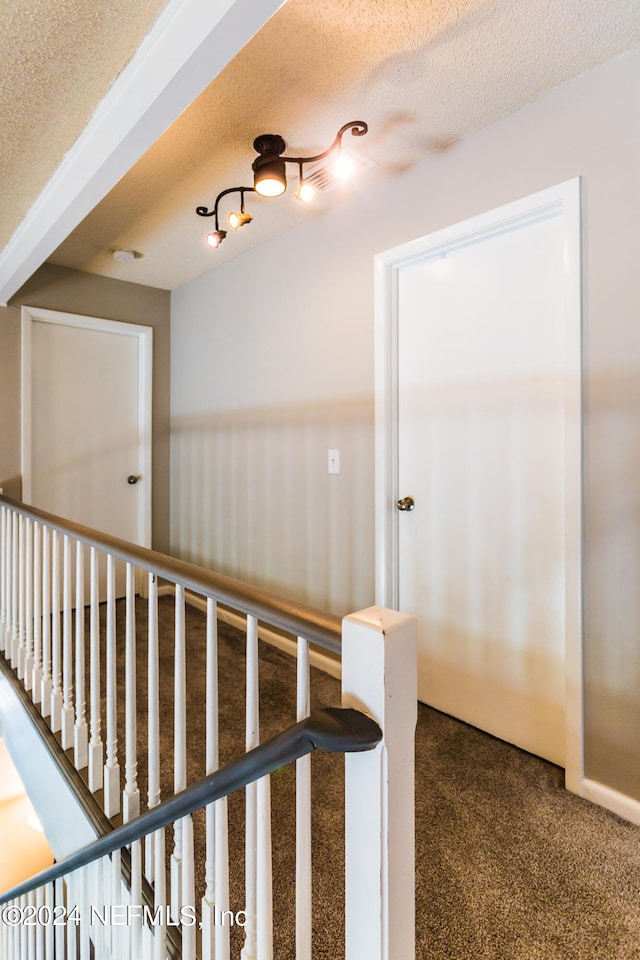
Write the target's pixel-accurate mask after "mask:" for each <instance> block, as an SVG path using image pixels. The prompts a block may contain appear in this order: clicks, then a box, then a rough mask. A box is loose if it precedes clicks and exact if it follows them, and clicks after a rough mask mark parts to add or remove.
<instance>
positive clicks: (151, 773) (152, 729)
mask: <svg viewBox="0 0 640 960" xmlns="http://www.w3.org/2000/svg"><path fill="white" fill-rule="evenodd" d="M148 593H149V597H148V615H147V715H148V721H147V739H148V751H147V763H148V792H147V803H148V806H149V808H151V807H156V806H157V805H158V804H159V803H160V677H159V672H158V669H159V668H158V578H157V577H156V575H155V573H150V574H149V588H148ZM154 853H155V835H154V834H150V835H149V836H148V837H147V838H146V845H145V858H144V867H145V875H146V877H147V879H148V880H149V882H151V881H152V880H153V877H154V874H155V868H154Z"/></svg>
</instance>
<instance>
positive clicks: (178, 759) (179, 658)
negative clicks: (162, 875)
mask: <svg viewBox="0 0 640 960" xmlns="http://www.w3.org/2000/svg"><path fill="white" fill-rule="evenodd" d="M185 653H186V651H185V636H184V587H183V586H181V585H180V584H176V619H175V659H174V668H173V669H174V696H173V704H174V723H173V728H174V743H173V791H174V793H178V792H179V791H180V790H184V788H185V787H186V785H187V718H186V710H187V702H186V699H187V689H186V661H185ZM181 875H182V823H181V822H180V820H176V822H175V824H174V826H173V853H172V855H171V913H172V916H173V917H174V918H175V917H176V916H177V914H178V912H179V910H180V904H181V902H182V892H181V889H180V887H181Z"/></svg>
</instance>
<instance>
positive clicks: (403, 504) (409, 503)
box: [396, 497, 415, 510]
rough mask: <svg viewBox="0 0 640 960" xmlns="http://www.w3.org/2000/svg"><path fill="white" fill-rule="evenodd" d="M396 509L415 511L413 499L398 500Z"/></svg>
mask: <svg viewBox="0 0 640 960" xmlns="http://www.w3.org/2000/svg"><path fill="white" fill-rule="evenodd" d="M396 507H397V508H398V510H413V508H414V507H415V503H414V501H413V497H403V498H402V500H398V502H397V503H396Z"/></svg>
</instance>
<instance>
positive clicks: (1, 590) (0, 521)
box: [0, 505, 7, 652]
mask: <svg viewBox="0 0 640 960" xmlns="http://www.w3.org/2000/svg"><path fill="white" fill-rule="evenodd" d="M6 632H7V508H6V507H5V506H3V505H0V650H2V652H4V650H5V643H6V640H5V637H6Z"/></svg>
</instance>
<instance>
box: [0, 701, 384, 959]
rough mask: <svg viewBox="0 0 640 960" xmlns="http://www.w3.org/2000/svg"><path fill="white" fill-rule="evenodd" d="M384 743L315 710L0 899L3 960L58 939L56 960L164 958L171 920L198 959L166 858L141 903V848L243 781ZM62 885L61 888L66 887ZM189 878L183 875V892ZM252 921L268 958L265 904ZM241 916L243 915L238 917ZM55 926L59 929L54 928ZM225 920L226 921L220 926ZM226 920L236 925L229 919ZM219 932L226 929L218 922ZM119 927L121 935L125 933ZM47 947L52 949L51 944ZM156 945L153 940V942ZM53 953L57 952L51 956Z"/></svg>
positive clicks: (361, 718) (190, 910) (348, 717)
mask: <svg viewBox="0 0 640 960" xmlns="http://www.w3.org/2000/svg"><path fill="white" fill-rule="evenodd" d="M381 738H382V731H381V730H380V728H379V726H378V725H377V723H375V721H374V720H371V718H369V717H367V716H366V715H365V714H363V713H360V712H359V711H357V710H353V709H342V708H325V709H323V710H318V711H314V712H313V713H312V714H311V715H310V716H308V717H307V718H306V719H305V720H301V721H300V722H298V723H297V724H295V725H294V726H291V727H289V728H288V729H287V730H284V731H283V732H282V733H279V734H277V735H276V736H274V737H271V738H269V739H268V740H266V741H265V742H264V743H262V744H260V745H259V746H257V747H255V748H254V749H253V750H250V751H249V752H248V753H246V754H244V755H243V756H241V757H239V758H237V759H236V760H235V761H232V762H231V763H228V764H226V765H225V766H224V767H223V768H221V769H220V770H217V771H216V772H215V773H212V774H210V775H209V776H208V777H205V778H203V779H202V780H201V781H200V782H199V783H197V784H195V785H194V786H192V787H189V788H187V789H186V790H183V791H182V792H180V793H177V794H175V795H174V796H173V797H171V798H170V799H169V800H164V801H162V802H161V803H160V804H158V805H157V806H156V807H153V808H152V809H150V810H148V811H147V812H146V813H143V814H140V815H139V816H137V817H134V818H133V819H132V820H129V821H128V822H127V823H125V824H123V825H122V826H120V827H118V828H115V829H114V830H111V831H110V832H109V833H107V834H105V835H104V836H102V837H100V838H99V839H97V840H95V841H94V842H93V843H90V844H88V845H87V846H85V847H84V848H82V849H81V850H78V851H77V852H76V853H73V854H71V855H70V856H68V857H66V858H65V859H63V860H62V861H60V862H58V863H56V864H54V865H53V866H52V867H49V868H48V869H46V870H44V871H42V872H41V873H39V874H37V875H36V876H35V877H32V878H31V879H30V880H27V881H25V882H23V883H21V884H19V885H17V886H16V887H14V888H13V889H12V890H10V891H8V892H7V893H5V894H3V895H2V896H0V944H1V945H2V954H1V955H2V957H3V960H36V957H39V956H40V957H43V956H45V952H46V946H51V945H52V943H53V941H54V939H56V937H57V939H56V956H61V957H69V956H72V955H74V954H75V953H76V951H78V950H79V954H80V956H85V955H87V956H89V954H90V953H91V954H92V956H93V957H94V958H95V960H101V958H102V957H112V956H131V957H144V956H147V955H148V956H156V955H157V956H159V957H164V956H165V952H166V929H167V926H168V923H169V922H170V921H171V920H172V919H173V922H174V923H175V925H176V926H177V927H178V929H179V931H180V933H181V938H182V956H183V958H191V957H194V956H195V948H196V940H197V938H196V933H197V931H198V929H201V928H202V921H201V918H200V917H199V916H198V914H197V912H196V910H195V907H194V902H195V901H194V899H191V900H188V899H187V900H186V901H185V902H184V903H182V904H181V905H180V908H179V911H178V914H177V916H175V917H173V918H172V917H171V915H170V912H169V908H168V905H167V904H166V900H165V898H164V886H165V885H164V881H163V874H164V856H163V855H162V853H163V851H162V849H158V850H157V851H156V852H157V854H158V856H157V857H156V873H155V877H154V901H153V903H152V904H144V903H143V897H142V881H143V872H144V871H143V864H142V858H141V850H142V845H141V841H145V840H147V839H150V840H152V841H153V842H154V844H155V845H156V846H158V847H159V848H161V847H162V840H163V829H164V828H165V827H167V826H171V825H174V824H175V823H177V822H179V821H182V822H183V823H184V822H185V818H187V817H190V816H191V815H192V814H193V813H194V812H195V811H196V810H199V809H201V808H202V807H204V806H205V805H208V804H215V803H216V802H218V801H220V800H221V799H222V798H224V797H227V796H228V795H229V794H230V793H233V792H234V791H236V790H239V789H240V788H241V787H245V786H246V785H247V784H249V783H253V782H256V781H257V782H260V780H261V779H263V778H265V776H266V775H268V774H270V773H272V772H274V771H275V770H279V769H280V768H282V767H283V766H285V765H286V764H289V763H292V762H294V761H297V760H299V759H300V758H301V757H304V756H308V755H310V754H311V753H312V751H314V750H317V749H321V750H327V751H330V752H334V753H356V752H362V751H368V750H373V749H374V747H375V746H376V745H377V744H378V743H379V742H380V740H381ZM125 848H128V851H129V853H130V857H131V864H132V867H131V876H130V880H129V883H128V884H127V885H126V887H125V886H124V885H123V883H122V877H121V857H122V854H123V853H124V851H125ZM61 881H64V883H63V884H62V883H61ZM189 885H190V878H188V877H187V878H185V884H184V886H185V889H186V888H188V887H189ZM261 906H263V907H265V908H266V910H265V913H264V914H263V913H262V912H259V914H258V925H257V926H258V937H257V940H258V944H259V946H258V950H259V955H262V956H264V955H265V953H267V952H268V951H269V947H268V941H269V939H270V930H269V915H268V904H267V903H266V902H265V903H263V904H262V905H261ZM242 913H244V911H242ZM56 919H59V920H60V921H63V922H60V923H56ZM224 919H225V918H224V917H223V918H222V920H223V921H224ZM226 919H227V921H231V920H232V919H235V920H236V922H237V919H238V918H232V917H231V916H229V917H227V918H226ZM218 925H220V926H223V925H224V922H222V923H220V920H219V919H218ZM122 928H124V931H123V930H122ZM47 940H48V941H49V943H48V944H47ZM154 940H155V942H154ZM51 955H53V954H51Z"/></svg>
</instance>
